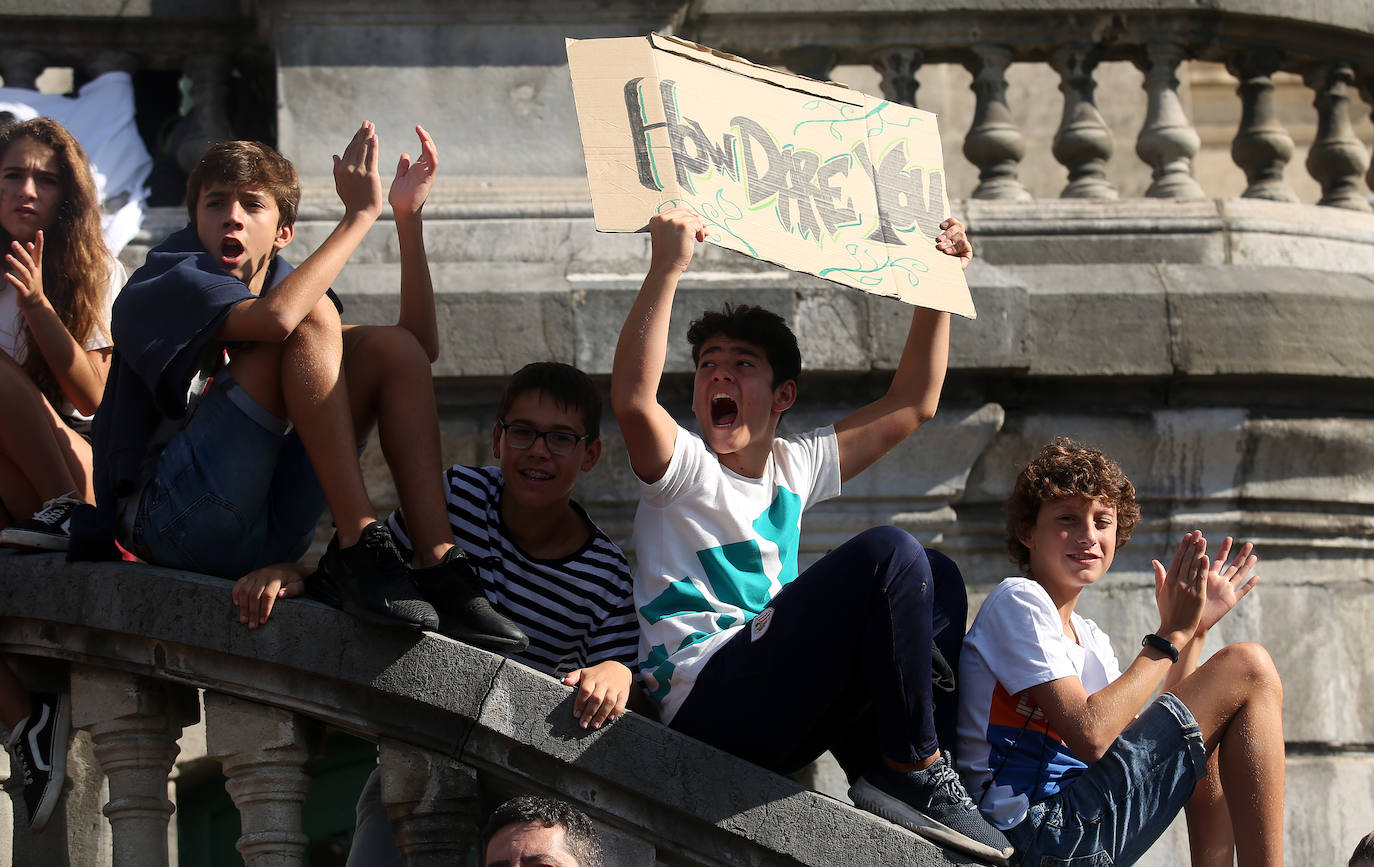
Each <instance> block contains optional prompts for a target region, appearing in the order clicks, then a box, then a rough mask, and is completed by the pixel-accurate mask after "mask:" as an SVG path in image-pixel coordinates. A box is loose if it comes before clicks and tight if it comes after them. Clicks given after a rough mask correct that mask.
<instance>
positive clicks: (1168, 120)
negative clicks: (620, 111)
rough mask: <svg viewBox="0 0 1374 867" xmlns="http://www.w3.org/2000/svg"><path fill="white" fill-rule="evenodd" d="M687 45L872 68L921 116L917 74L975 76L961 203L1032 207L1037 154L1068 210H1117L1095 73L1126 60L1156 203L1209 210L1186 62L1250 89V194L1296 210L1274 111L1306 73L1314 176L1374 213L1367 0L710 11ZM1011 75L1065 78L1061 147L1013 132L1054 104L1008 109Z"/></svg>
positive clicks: (1333, 193)
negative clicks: (1283, 85) (1187, 104)
mask: <svg viewBox="0 0 1374 867" xmlns="http://www.w3.org/2000/svg"><path fill="white" fill-rule="evenodd" d="M903 7H906V8H903ZM678 32H679V33H681V35H683V36H686V37H687V38H689V39H694V40H697V41H700V42H703V43H706V44H708V45H711V46H713V47H716V48H720V49H723V50H727V51H731V52H735V53H738V54H741V55H743V56H745V57H748V58H750V59H752V60H755V61H757V62H763V63H769V64H774V65H779V66H785V67H787V68H789V69H791V70H793V71H795V72H798V73H801V74H803V75H808V76H811V77H813V78H821V79H824V78H829V77H831V74H832V72H833V71H834V70H835V68H836V67H837V66H841V65H872V67H873V68H874V69H876V70H877V71H878V73H879V74H880V76H881V88H882V92H883V95H884V96H886V97H887V98H888V99H890V100H893V101H895V102H902V103H906V104H909V105H917V104H919V102H920V100H919V99H918V96H917V87H918V84H917V78H916V74H917V72H918V70H919V69H920V68H921V67H922V66H923V65H927V64H940V63H951V64H957V65H960V66H963V67H965V68H966V69H968V71H969V72H970V73H971V74H972V76H973V83H972V89H973V92H974V94H975V99H976V106H975V108H974V111H973V118H972V123H971V125H970V126H969V128H968V131H967V133H966V134H965V135H964V138H963V152H964V155H965V156H966V157H967V158H968V160H969V161H970V162H971V163H973V164H974V165H975V166H976V167H977V169H978V184H977V186H976V188H974V189H973V190H971V191H968V192H965V191H958V194H959V195H971V197H972V198H975V199H1008V200H1020V199H1028V198H1030V193H1029V192H1028V191H1027V189H1026V187H1025V185H1024V184H1023V183H1022V181H1021V179H1020V178H1019V176H1018V165H1019V163H1020V162H1021V161H1022V159H1023V157H1024V156H1025V154H1026V151H1027V148H1028V147H1037V148H1039V147H1044V148H1049V149H1050V150H1052V152H1053V155H1054V158H1055V159H1056V160H1057V161H1058V162H1059V163H1060V164H1062V165H1063V167H1064V168H1065V169H1067V170H1068V184H1067V185H1066V186H1065V187H1064V188H1063V191H1062V193H1061V195H1062V196H1063V197H1064V198H1086V199H1113V198H1116V197H1117V191H1116V189H1115V188H1114V187H1113V185H1112V184H1111V183H1110V182H1109V180H1108V178H1107V173H1106V164H1107V161H1108V159H1109V158H1110V157H1111V156H1112V153H1113V150H1114V147H1115V143H1114V137H1113V135H1112V133H1111V131H1110V130H1109V129H1108V127H1107V124H1106V123H1105V121H1104V119H1103V115H1102V113H1101V112H1100V111H1099V108H1098V104H1097V101H1096V100H1097V97H1096V96H1095V89H1096V83H1095V81H1094V70H1095V69H1096V68H1097V66H1098V65H1099V64H1100V63H1102V62H1104V61H1119V60H1121V61H1129V62H1130V63H1132V64H1134V65H1136V66H1137V67H1138V68H1139V69H1140V70H1141V72H1142V73H1143V74H1144V82H1143V86H1144V91H1145V93H1144V95H1143V97H1142V98H1143V99H1144V101H1145V103H1146V110H1145V117H1144V123H1143V125H1142V127H1141V129H1140V133H1139V135H1138V137H1137V138H1136V141H1135V151H1136V154H1137V155H1138V156H1139V157H1140V159H1141V160H1142V161H1143V162H1144V163H1146V164H1147V165H1148V166H1149V168H1150V170H1151V171H1152V173H1153V182H1152V183H1151V184H1150V185H1149V188H1148V190H1147V191H1146V195H1147V196H1151V197H1159V198H1173V199H1180V198H1198V197H1201V196H1202V195H1203V190H1202V187H1201V186H1199V184H1198V182H1197V180H1196V179H1195V178H1194V176H1193V171H1192V160H1193V158H1194V157H1195V156H1196V155H1197V153H1198V150H1199V147H1200V144H1201V142H1200V139H1199V136H1198V134H1197V132H1196V130H1195V129H1194V127H1193V125H1192V123H1191V122H1190V121H1189V119H1188V117H1187V116H1186V114H1185V112H1184V109H1183V105H1182V104H1181V102H1180V99H1179V93H1178V88H1179V81H1178V78H1177V76H1176V73H1177V71H1178V68H1179V64H1180V63H1181V62H1183V61H1185V60H1192V59H1197V60H1206V61H1211V62H1217V63H1222V64H1224V65H1225V66H1226V68H1227V69H1228V70H1229V71H1230V72H1231V74H1232V75H1234V76H1236V78H1237V79H1238V87H1237V94H1238V95H1239V97H1240V102H1241V110H1240V115H1241V117H1240V122H1239V127H1238V129H1237V131H1236V136H1235V139H1234V141H1233V143H1232V145H1231V154H1232V156H1233V158H1234V160H1235V162H1236V164H1237V165H1238V166H1239V167H1240V168H1241V169H1242V170H1243V171H1244V173H1245V176H1246V179H1247V181H1248V186H1247V188H1246V189H1245V193H1244V195H1245V197H1247V198H1258V199H1271V200H1275V201H1297V198H1296V196H1295V195H1294V193H1293V191H1292V189H1291V188H1290V187H1289V186H1288V185H1287V184H1286V183H1285V182H1284V180H1283V171H1284V166H1285V165H1286V163H1287V162H1288V160H1289V159H1291V157H1292V155H1293V139H1292V137H1291V136H1290V134H1289V133H1288V131H1287V130H1286V129H1285V128H1284V126H1283V125H1282V124H1281V123H1280V122H1279V120H1278V117H1277V115H1276V112H1275V106H1274V101H1273V92H1274V81H1273V76H1274V75H1275V73H1277V72H1280V71H1284V72H1291V73H1297V74H1299V75H1301V76H1302V78H1303V81H1304V82H1305V83H1306V85H1307V86H1308V87H1309V88H1310V89H1311V90H1312V93H1313V95H1314V104H1315V107H1316V110H1317V131H1316V135H1315V139H1314V141H1313V142H1312V146H1311V149H1310V150H1309V152H1308V155H1307V160H1306V167H1307V170H1308V171H1309V172H1310V173H1311V175H1312V177H1313V178H1314V179H1316V180H1317V181H1318V182H1319V183H1320V185H1321V200H1320V204H1323V205H1331V206H1335V207H1341V208H1350V209H1353V210H1360V211H1368V210H1370V205H1369V202H1368V200H1367V198H1366V196H1365V190H1364V188H1363V187H1362V186H1361V184H1360V180H1361V176H1362V175H1363V174H1364V172H1365V170H1366V169H1367V168H1368V166H1369V152H1368V150H1367V149H1366V147H1365V146H1364V144H1362V143H1361V142H1360V141H1359V140H1358V139H1357V138H1356V137H1355V136H1354V134H1353V132H1352V128H1351V123H1350V118H1349V111H1348V104H1349V102H1350V97H1351V91H1352V89H1354V88H1357V87H1358V88H1359V89H1360V91H1361V92H1362V93H1363V94H1364V95H1365V96H1366V99H1368V98H1369V95H1370V93H1371V91H1374V15H1371V12H1370V6H1369V5H1368V4H1366V3H1361V2H1358V0H1314V2H1309V3H1294V4H1276V3H1272V2H1265V0H1218V2H1213V3H1207V4H1197V3H1191V2H1182V0H1161V2H1151V3H1149V4H1142V3H1132V2H1126V0H1100V2H1096V3H1092V4H1080V3H1063V2H1055V0H1010V2H1008V0H936V2H933V3H921V4H919V6H918V5H917V4H893V3H878V2H868V0H849V2H838V3H832V2H821V0H806V2H792V0H775V2H768V0H764V2H758V0H703V2H699V3H695V4H693V5H692V8H691V10H690V13H689V14H688V16H687V17H686V19H685V20H684V21H683V22H682V25H681V27H680V28H679V31H678ZM1013 64H1048V66H1049V67H1050V68H1051V69H1053V70H1054V72H1055V74H1056V75H1057V77H1058V86H1059V90H1060V92H1061V93H1062V94H1063V99H1062V117H1061V121H1060V124H1059V127H1058V130H1057V131H1056V132H1055V134H1054V136H1053V141H1052V142H1051V141H1035V142H1027V140H1026V138H1025V136H1023V135H1022V133H1021V131H1020V129H1019V128H1018V126H1017V123H1016V122H1015V121H1014V119H1013V118H1014V115H1016V116H1022V117H1024V116H1025V115H1026V114H1028V113H1030V112H1031V111H1038V110H1039V108H1040V105H1041V104H1042V102H1044V101H1046V100H1043V99H1041V98H1036V100H1035V106H1034V107H1031V106H1018V105H1009V102H1008V84H1007V71H1008V68H1009V67H1011V66H1012V65H1013ZM1035 96H1037V97H1039V95H1038V94H1035ZM1108 98H1109V99H1111V100H1113V101H1118V100H1121V99H1125V98H1130V97H1127V96H1126V95H1123V94H1121V93H1119V92H1111V93H1110V94H1109V96H1108ZM923 107H924V106H923Z"/></svg>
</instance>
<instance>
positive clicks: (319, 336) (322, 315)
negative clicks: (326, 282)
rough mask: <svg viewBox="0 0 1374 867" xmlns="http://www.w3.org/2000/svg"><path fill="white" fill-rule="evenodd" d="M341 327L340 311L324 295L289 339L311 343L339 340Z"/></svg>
mask: <svg viewBox="0 0 1374 867" xmlns="http://www.w3.org/2000/svg"><path fill="white" fill-rule="evenodd" d="M341 329H342V325H341V324H340V321H339V311H338V310H337V309H335V307H334V302H332V301H330V300H329V298H328V297H324V298H321V299H320V300H319V302H318V303H316V304H315V306H314V307H313V308H311V310H310V312H309V313H307V314H306V316H305V318H304V319H302V320H301V321H300V323H299V324H298V325H297V326H296V329H295V330H294V331H292V332H291V337H290V338H288V339H289V340H297V341H308V342H310V343H315V342H318V341H320V340H328V341H332V342H337V341H338V340H339V334H340V331H341Z"/></svg>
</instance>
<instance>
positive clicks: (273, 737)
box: [205, 692, 314, 867]
mask: <svg viewBox="0 0 1374 867" xmlns="http://www.w3.org/2000/svg"><path fill="white" fill-rule="evenodd" d="M313 730H314V727H313V724H312V723H311V722H310V721H309V720H306V719H305V718H303V717H300V716H298V715H296V714H293V713H291V712H290V711H285V710H281V709H280V708H275V707H268V706H266V705H261V704H257V703H255V702H250V701H244V700H243V699H238V698H231V697H229V696H225V695H219V694H217V693H211V692H207V693H206V694H205V741H206V746H207V747H208V750H209V754H210V756H211V757H212V758H215V759H217V760H218V761H219V763H220V766H221V767H222V768H223V769H224V776H225V777H227V778H228V782H227V783H226V784H225V788H226V789H227V790H228V792H229V796H230V797H231V798H233V799H234V806H235V807H237V808H238V811H239V819H240V822H241V827H242V836H240V837H239V840H238V843H236V844H235V846H234V848H236V849H238V850H239V854H240V855H242V856H243V863H244V865H245V867H287V865H295V864H302V863H304V859H305V850H306V847H307V845H308V844H309V842H310V839H309V838H308V837H306V835H305V834H304V833H302V831H301V805H302V804H304V803H305V796H306V793H307V791H308V790H309V788H310V778H309V777H308V776H307V775H306V773H305V762H306V760H307V759H308V758H310V748H309V745H308V742H309V741H310V740H311V736H312V735H313V733H314V731H313Z"/></svg>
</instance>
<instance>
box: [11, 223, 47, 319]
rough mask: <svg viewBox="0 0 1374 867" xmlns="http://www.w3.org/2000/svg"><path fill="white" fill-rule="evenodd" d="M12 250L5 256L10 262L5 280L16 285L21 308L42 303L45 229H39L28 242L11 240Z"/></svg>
mask: <svg viewBox="0 0 1374 867" xmlns="http://www.w3.org/2000/svg"><path fill="white" fill-rule="evenodd" d="M10 250H11V252H10V253H8V254H6V256H5V261H6V262H7V263H9V270H8V271H6V272H5V281H6V282H7V283H9V284H10V285H11V286H13V287H14V291H15V300H16V301H18V302H19V306H20V307H21V308H28V307H33V306H35V305H41V304H42V303H43V298H44V295H43V230H42V229H39V230H38V232H36V233H35V234H34V236H33V240H32V241H29V242H28V243H23V244H21V243H20V242H18V241H13V242H11V243H10Z"/></svg>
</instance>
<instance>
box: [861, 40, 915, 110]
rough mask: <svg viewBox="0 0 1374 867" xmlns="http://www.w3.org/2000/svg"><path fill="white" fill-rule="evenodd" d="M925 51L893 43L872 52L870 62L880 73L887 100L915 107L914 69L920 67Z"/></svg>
mask: <svg viewBox="0 0 1374 867" xmlns="http://www.w3.org/2000/svg"><path fill="white" fill-rule="evenodd" d="M924 58H925V52H923V51H921V49H919V48H915V47H913V46H909V45H893V46H889V47H887V48H880V49H878V50H877V51H875V52H873V57H872V58H871V59H870V61H869V62H870V63H872V64H873V68H874V69H876V70H878V72H879V74H881V75H882V77H883V80H882V89H883V96H884V97H885V98H886V99H887V100H888V101H889V102H900V103H901V104H902V105H909V106H911V107H913V108H915V107H916V88H918V87H920V86H921V85H920V82H918V81H917V80H916V70H918V69H920V68H921V61H922V60H923V59H924Z"/></svg>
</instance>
